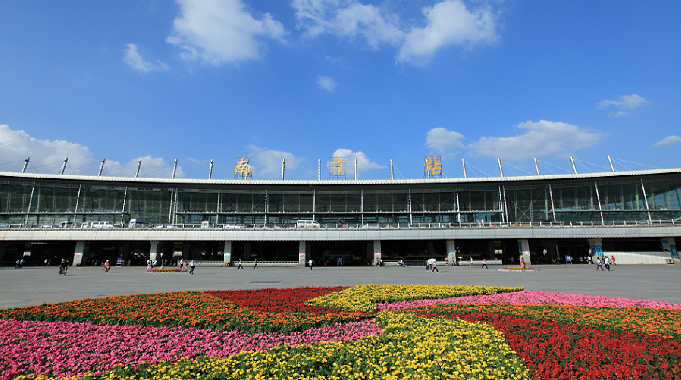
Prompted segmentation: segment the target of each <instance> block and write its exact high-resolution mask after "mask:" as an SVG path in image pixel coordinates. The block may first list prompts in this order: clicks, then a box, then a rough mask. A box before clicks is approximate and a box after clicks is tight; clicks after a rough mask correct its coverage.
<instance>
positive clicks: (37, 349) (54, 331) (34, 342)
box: [0, 319, 381, 379]
mask: <svg viewBox="0 0 681 380" xmlns="http://www.w3.org/2000/svg"><path fill="white" fill-rule="evenodd" d="M380 333H381V329H380V328H379V327H378V326H377V325H376V323H375V322H374V321H373V320H366V321H361V322H350V323H347V324H341V323H336V324H333V325H331V326H326V327H322V328H312V329H308V330H305V331H302V332H294V333H290V334H280V333H259V334H251V333H246V332H243V331H229V332H219V331H214V330H205V329H191V328H183V327H147V328H143V329H142V328H139V326H100V325H95V324H92V323H73V322H34V321H16V320H13V319H10V320H0V341H2V342H3V344H2V346H0V357H2V358H3V359H2V361H3V362H10V363H13V365H12V368H2V367H0V369H3V371H1V374H0V377H1V378H3V379H7V378H11V377H12V376H17V375H26V374H35V375H46V376H75V375H78V374H83V373H92V374H94V375H99V374H101V373H102V372H104V371H107V370H110V369H113V368H116V367H123V366H129V368H132V369H134V368H136V367H137V366H138V364H139V363H142V362H144V363H147V364H157V363H160V362H162V361H173V360H176V359H177V358H187V359H198V358H201V357H203V356H205V357H207V358H225V357H229V356H231V355H236V354H238V353H239V352H242V351H267V350H269V349H272V348H273V347H278V346H281V345H289V346H299V345H310V344H313V343H316V342H331V341H347V340H357V339H361V338H363V337H366V336H371V335H376V334H380ZM47 363H49V366H46V365H45V364H47Z"/></svg>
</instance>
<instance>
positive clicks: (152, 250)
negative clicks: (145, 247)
mask: <svg viewBox="0 0 681 380" xmlns="http://www.w3.org/2000/svg"><path fill="white" fill-rule="evenodd" d="M157 254H158V242H157V241H152V242H151V247H149V260H160V259H161V258H160V257H156V256H157Z"/></svg>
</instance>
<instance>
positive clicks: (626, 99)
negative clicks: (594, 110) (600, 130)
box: [597, 94, 648, 116]
mask: <svg viewBox="0 0 681 380" xmlns="http://www.w3.org/2000/svg"><path fill="white" fill-rule="evenodd" d="M645 103H648V101H647V100H646V99H645V98H644V97H642V96H638V95H636V94H631V95H623V96H620V97H619V100H604V101H602V102H600V103H598V104H597V107H598V109H604V108H610V107H613V108H615V109H616V110H619V111H618V112H616V113H615V114H614V115H615V116H622V115H626V114H628V113H629V112H631V111H633V110H634V109H636V108H638V107H639V106H641V105H643V104H645Z"/></svg>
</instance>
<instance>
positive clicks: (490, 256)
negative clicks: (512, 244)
mask: <svg viewBox="0 0 681 380" xmlns="http://www.w3.org/2000/svg"><path fill="white" fill-rule="evenodd" d="M495 250H496V246H495V245H494V240H490V241H489V242H488V243H487V260H495V259H496V258H497V256H496V255H495V254H494V251H495Z"/></svg>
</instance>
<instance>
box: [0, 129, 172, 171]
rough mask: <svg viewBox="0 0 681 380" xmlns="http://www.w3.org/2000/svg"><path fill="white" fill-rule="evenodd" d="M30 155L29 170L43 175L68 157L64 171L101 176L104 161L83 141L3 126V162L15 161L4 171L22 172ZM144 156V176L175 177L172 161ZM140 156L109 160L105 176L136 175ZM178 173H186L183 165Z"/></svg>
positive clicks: (0, 148) (0, 156) (0, 136)
mask: <svg viewBox="0 0 681 380" xmlns="http://www.w3.org/2000/svg"><path fill="white" fill-rule="evenodd" d="M29 156H30V157H31V161H30V164H29V166H28V169H27V170H26V172H27V173H35V172H36V171H37V172H38V173H41V174H59V172H60V171H61V167H62V164H63V162H64V158H66V157H68V158H69V162H68V165H67V168H66V171H65V172H64V174H82V175H97V172H98V170H99V163H100V161H101V159H99V158H95V157H94V155H93V153H92V152H91V151H90V149H89V148H88V147H85V146H82V145H80V144H77V143H72V142H69V141H65V140H54V141H49V140H38V139H36V138H34V137H31V136H30V135H28V134H27V133H26V132H24V131H21V130H19V131H14V130H11V129H10V128H9V126H8V125H0V164H5V163H12V164H8V165H3V166H0V171H21V169H22V168H23V164H24V160H25V159H26V158H27V157H29ZM140 158H141V159H142V170H141V171H140V176H144V175H145V174H146V175H148V176H150V177H153V178H159V177H162V178H168V177H170V176H171V173H172V169H173V168H172V164H168V163H167V162H166V161H165V160H163V159H162V158H154V157H151V156H145V157H140ZM140 158H134V159H132V160H130V161H129V162H128V163H126V164H124V165H122V164H120V163H119V162H118V161H113V160H106V163H105V165H104V168H105V170H104V173H103V174H102V175H111V176H115V177H133V176H134V175H135V171H136V170H137V161H138V160H139V159H140ZM159 169H161V170H159ZM178 175H179V176H183V175H184V174H183V172H182V168H180V167H179V168H178Z"/></svg>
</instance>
